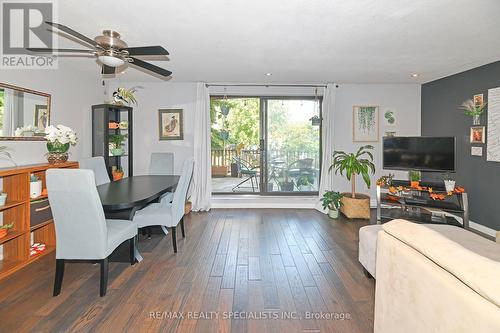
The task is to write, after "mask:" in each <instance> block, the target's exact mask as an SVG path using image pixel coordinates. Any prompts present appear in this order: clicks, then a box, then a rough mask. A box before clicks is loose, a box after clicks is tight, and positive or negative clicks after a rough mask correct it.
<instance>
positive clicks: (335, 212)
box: [328, 209, 339, 219]
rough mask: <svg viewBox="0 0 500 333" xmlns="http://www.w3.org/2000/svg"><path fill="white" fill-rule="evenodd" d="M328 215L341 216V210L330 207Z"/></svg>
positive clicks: (332, 216) (334, 217)
mask: <svg viewBox="0 0 500 333" xmlns="http://www.w3.org/2000/svg"><path fill="white" fill-rule="evenodd" d="M328 216H330V217H331V218H332V219H337V218H338V217H339V211H338V210H335V209H329V210H328Z"/></svg>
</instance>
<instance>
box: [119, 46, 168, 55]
mask: <svg viewBox="0 0 500 333" xmlns="http://www.w3.org/2000/svg"><path fill="white" fill-rule="evenodd" d="M123 50H124V51H128V54H129V55H131V56H142V55H169V53H168V51H167V50H165V49H164V48H163V46H141V47H127V48H125V49H123Z"/></svg>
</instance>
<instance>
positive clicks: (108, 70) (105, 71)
mask: <svg viewBox="0 0 500 333" xmlns="http://www.w3.org/2000/svg"><path fill="white" fill-rule="evenodd" d="M115 70H116V68H115V67H111V66H106V65H102V70H101V74H115Z"/></svg>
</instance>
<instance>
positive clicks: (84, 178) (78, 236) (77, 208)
mask: <svg viewBox="0 0 500 333" xmlns="http://www.w3.org/2000/svg"><path fill="white" fill-rule="evenodd" d="M46 175H47V190H48V195H49V202H50V207H51V210H52V215H53V219H54V225H55V229H56V275H55V280H54V296H57V295H59V293H60V292H61V285H62V280H63V275H64V264H65V262H66V261H67V260H71V261H73V260H81V261H91V262H99V263H100V265H101V281H100V295H101V296H104V295H106V289H107V283H108V257H109V255H110V254H111V253H112V252H113V251H114V250H115V249H116V248H117V247H118V246H119V245H120V244H122V243H123V242H125V241H128V242H129V244H130V264H132V265H133V264H134V263H135V250H136V249H135V246H136V245H135V243H136V240H135V239H136V236H137V224H136V223H135V222H132V221H127V220H109V219H106V218H105V216H104V210H103V208H102V204H101V200H100V198H99V194H98V193H97V189H96V184H95V180H94V172H93V171H92V170H85V169H49V170H47V173H46Z"/></svg>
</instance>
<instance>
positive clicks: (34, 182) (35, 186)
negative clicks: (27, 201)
mask: <svg viewBox="0 0 500 333" xmlns="http://www.w3.org/2000/svg"><path fill="white" fill-rule="evenodd" d="M40 195H42V181H41V180H40V177H38V176H36V175H34V174H31V176H30V198H31V199H35V198H38V197H39V196H40Z"/></svg>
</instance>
